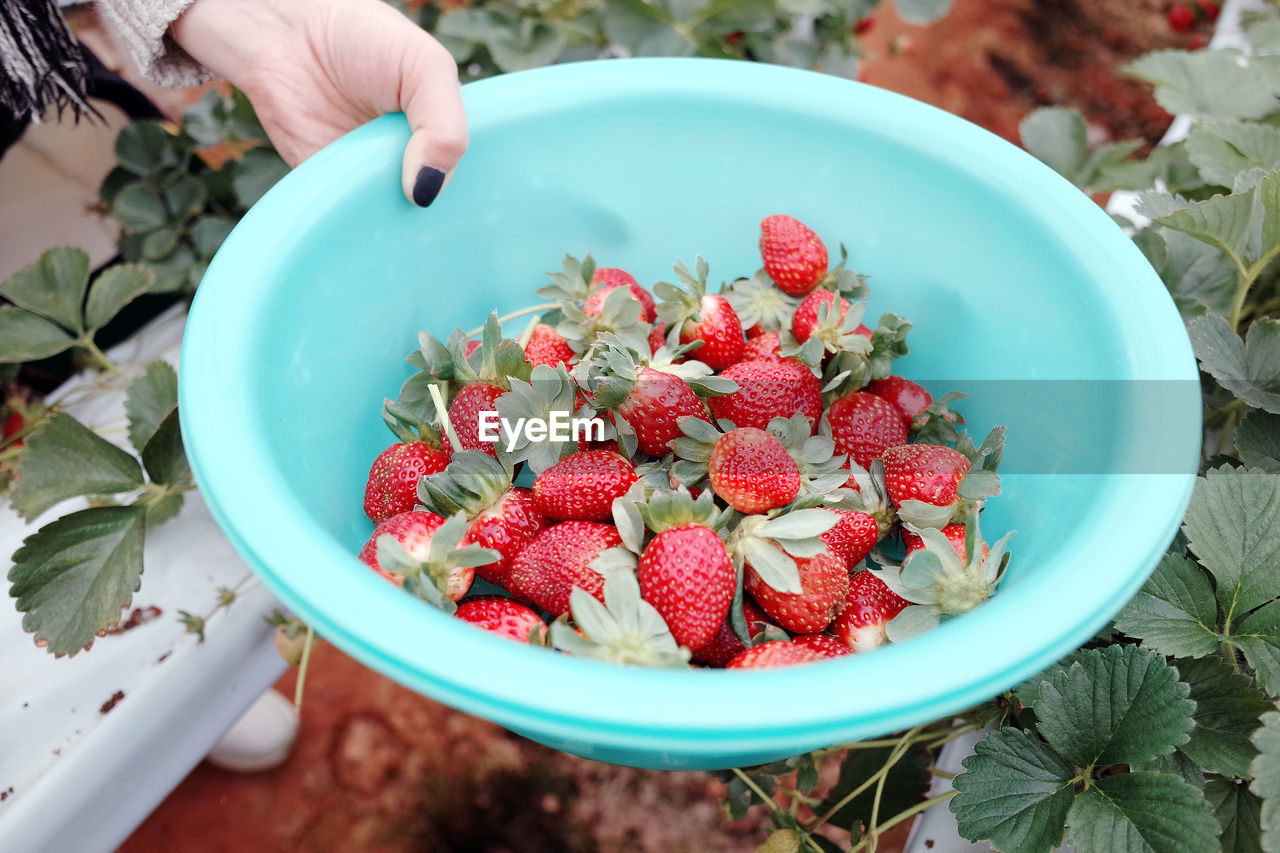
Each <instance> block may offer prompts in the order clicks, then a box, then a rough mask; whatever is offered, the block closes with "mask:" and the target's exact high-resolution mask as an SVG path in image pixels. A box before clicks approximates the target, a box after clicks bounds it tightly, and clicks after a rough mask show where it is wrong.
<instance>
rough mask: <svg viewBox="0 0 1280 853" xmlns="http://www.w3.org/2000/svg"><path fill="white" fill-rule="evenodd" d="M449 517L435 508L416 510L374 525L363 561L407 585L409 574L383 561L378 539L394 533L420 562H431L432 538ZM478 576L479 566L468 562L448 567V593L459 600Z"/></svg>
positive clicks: (450, 597) (411, 555) (365, 548)
mask: <svg viewBox="0 0 1280 853" xmlns="http://www.w3.org/2000/svg"><path fill="white" fill-rule="evenodd" d="M444 524H445V519H444V518H442V517H441V516H439V515H436V514H435V513H434V512H422V511H419V510H414V511H411V512H402V513H400V514H399V515H393V516H392V517H391V518H388V519H387V520H386V521H384V522H382V523H381V524H379V525H378V526H377V527H376V528H374V531H373V535H371V536H370V537H369V541H367V542H366V543H365V544H364V547H363V548H361V549H360V554H359V557H360V561H361V562H362V563H364V564H365V565H366V566H369V567H370V568H371V569H373V570H374V571H375V572H377V573H378V574H380V575H382V576H383V577H384V578H386V579H387V580H389V581H392V582H393V583H395V584H398V585H400V586H403V585H404V584H405V576H404V574H403V573H402V572H397V571H394V570H392V569H389V568H387V567H386V566H383V565H381V564H380V561H379V559H378V539H379V537H382V536H394V537H395V540H396V541H397V542H399V543H400V545H401V547H403V548H404V550H405V551H406V552H407V554H408V556H409V557H410V558H412V559H413V560H415V561H417V562H418V563H424V564H425V563H429V562H431V558H432V556H433V554H432V547H431V545H432V541H433V539H434V536H435V534H436V532H437V531H438V530H439V529H440V528H441V527H443V526H444ZM474 578H475V569H474V568H471V567H467V566H454V567H450V568H449V570H448V582H447V588H446V589H445V590H443V592H444V597H445V598H447V599H449V600H451V601H457V600H458V599H460V598H462V596H464V595H466V594H467V590H469V589H471V582H472V580H474Z"/></svg>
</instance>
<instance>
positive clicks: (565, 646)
mask: <svg viewBox="0 0 1280 853" xmlns="http://www.w3.org/2000/svg"><path fill="white" fill-rule="evenodd" d="M759 246H760V253H761V256H762V258H763V268H762V269H761V270H759V271H758V272H756V273H755V274H754V275H753V276H751V277H750V278H740V279H737V280H735V281H733V282H732V283H729V284H727V285H722V286H721V287H720V289H719V292H718V293H713V292H710V290H709V288H708V286H707V276H708V272H709V270H708V266H707V264H706V262H705V261H703V260H702V259H701V258H698V259H697V262H696V263H695V264H694V266H693V269H692V270H691V269H689V268H688V267H687V266H686V265H685V264H683V263H678V264H676V266H675V272H676V274H677V281H675V282H658V283H657V284H655V285H654V287H653V292H652V293H651V292H650V291H649V290H646V289H645V288H644V287H642V286H641V285H640V284H639V283H638V282H637V281H636V280H635V278H633V277H632V276H631V275H630V274H628V273H627V272H625V271H623V270H621V269H614V268H609V267H597V266H595V264H594V262H593V261H592V259H591V257H590V256H588V257H587V258H586V260H585V261H583V262H579V261H578V260H576V259H574V258H572V257H568V258H566V259H565V261H564V264H563V271H562V272H559V273H555V274H553V275H552V276H551V279H552V281H551V284H549V285H548V286H546V287H543V288H541V289H540V290H539V291H538V292H539V294H540V295H542V296H543V297H544V298H546V299H547V300H548V301H547V302H545V303H543V304H540V305H537V306H534V307H532V308H529V309H526V310H524V311H520V312H517V313H516V314H513V315H510V316H509V317H506V318H499V317H497V316H496V314H495V315H492V316H490V317H489V319H488V321H487V322H486V323H485V325H484V326H483V327H482V328H480V329H477V330H475V331H473V332H471V333H467V332H464V331H463V330H461V329H458V330H456V331H455V332H454V333H453V335H452V336H451V337H450V338H449V339H448V340H447V341H445V342H442V341H440V340H439V339H437V338H435V337H433V336H432V335H430V334H428V333H425V332H424V333H422V334H421V335H420V336H419V343H420V346H419V348H418V349H417V350H415V351H414V352H413V353H412V354H411V355H410V356H409V358H408V361H409V362H410V364H412V365H413V366H414V367H415V368H417V372H416V374H415V375H414V376H412V377H411V378H410V379H409V380H408V381H407V382H406V383H405V384H404V387H403V388H402V389H401V392H400V395H399V399H398V400H396V401H391V400H387V401H386V403H385V404H384V409H383V416H384V419H385V420H386V422H387V424H388V425H389V426H390V428H391V429H392V431H393V432H394V433H395V434H396V436H397V438H398V439H399V441H398V442H397V443H395V444H393V445H391V446H390V447H389V448H387V449H386V450H385V451H383V452H382V453H381V454H380V455H379V456H378V457H377V459H376V460H375V461H374V463H373V466H372V470H371V471H370V474H369V480H368V485H367V488H366V491H365V498H364V509H365V512H366V514H367V515H368V516H369V517H370V518H371V519H372V520H373V521H374V522H376V523H377V527H376V529H375V530H374V531H373V534H372V535H371V536H370V538H369V540H368V542H367V543H366V544H365V546H364V548H363V549H362V550H361V551H360V559H361V560H362V561H364V562H365V563H366V564H368V565H369V566H370V567H371V568H373V569H374V570H376V571H378V572H379V573H381V574H382V575H383V576H385V577H386V578H388V579H390V580H391V581H393V582H395V583H397V584H401V585H402V586H403V587H404V588H405V589H406V590H408V591H410V592H411V593H413V594H415V595H417V596H418V597H420V598H422V599H424V600H426V601H428V602H431V603H432V604H435V605H436V606H438V607H440V608H442V609H444V610H445V611H446V612H450V613H454V614H455V615H456V616H457V617H458V618H461V619H464V620H466V621H468V622H471V623H473V624H475V625H478V626H480V627H482V628H485V629H487V630H490V631H493V632H496V633H498V634H501V635H503V636H505V637H509V638H511V639H514V640H518V641H521V642H530V643H536V644H542V645H549V646H553V647H554V648H557V649H559V650H561V651H562V652H567V653H569V654H573V655H581V656H589V657H596V658H601V659H606V660H611V661H618V662H626V663H638V664H645V665H658V666H663V665H673V666H687V665H689V662H690V661H691V660H692V661H693V662H695V663H697V664H702V665H705V666H713V667H729V668H738V667H762V666H774V665H781V664H798V663H805V662H809V661H816V660H820V659H821V658H824V657H833V656H837V655H844V654H849V653H851V652H863V651H866V650H869V649H873V648H875V647H876V646H878V645H880V644H881V643H883V642H884V641H885V640H886V638H887V639H889V640H893V641H897V640H901V639H903V638H905V637H908V636H911V635H912V634H915V633H918V632H920V631H922V630H926V629H928V628H930V627H932V626H934V625H936V624H938V623H939V622H940V621H941V620H943V619H947V618H950V617H952V616H955V615H957V614H960V613H963V612H965V611H967V610H970V609H972V608H973V607H975V606H977V605H978V604H980V603H981V602H982V601H985V600H986V599H987V598H988V597H989V596H990V595H991V594H992V592H993V590H994V588H995V586H996V584H997V583H998V582H999V580H1000V578H1001V576H1002V575H1003V573H1004V569H1005V566H1006V565H1007V563H1008V554H1007V552H1006V550H1005V543H1006V542H1007V540H1008V536H1007V535H1006V536H1005V537H1004V538H1003V539H1001V540H1000V541H999V542H997V543H995V544H994V545H988V544H987V543H986V542H984V541H983V538H982V535H981V533H980V532H979V529H978V515H979V512H980V511H981V509H982V507H983V505H984V503H985V501H986V500H987V499H988V498H990V497H992V496H994V495H996V494H998V493H999V489H1000V485H999V478H998V476H997V475H996V473H995V469H996V466H997V465H998V463H999V459H1000V452H1001V446H1002V440H1003V430H1002V429H1001V428H997V429H994V430H992V432H991V434H990V435H989V436H988V437H987V439H986V440H985V441H984V442H983V443H982V444H981V445H980V446H975V445H974V443H973V442H972V441H971V440H970V439H969V437H968V436H967V434H965V433H962V432H961V431H960V427H961V426H962V425H963V423H964V422H963V419H962V418H961V417H960V416H959V415H958V414H957V413H956V412H954V411H953V410H952V409H951V408H950V407H949V406H948V403H949V402H952V401H954V400H955V399H958V398H959V397H961V396H963V395H961V394H957V393H955V392H952V393H950V394H947V395H946V396H944V397H942V398H941V399H939V400H936V401H935V400H934V399H933V398H932V397H931V395H930V394H929V393H928V392H927V391H926V390H925V389H924V388H922V387H921V386H920V385H918V384H917V383H915V382H912V381H911V380H909V379H905V378H903V377H901V376H895V375H893V372H892V362H893V360H894V359H895V358H897V357H898V356H900V355H903V354H904V353H906V351H907V347H906V340H905V338H906V333H907V330H908V329H909V328H910V323H908V322H907V321H906V320H904V319H903V318H902V317H900V316H898V315H896V314H884V315H882V316H881V317H880V318H879V321H878V323H877V326H876V328H874V329H872V328H870V327H868V326H866V325H863V322H862V320H863V314H864V311H865V308H866V302H865V300H866V298H867V294H868V288H867V282H866V279H865V277H863V276H860V275H857V274H856V273H854V272H852V271H851V270H849V269H847V268H846V265H845V252H844V248H843V247H841V256H842V257H841V261H840V262H839V263H837V264H836V265H835V266H834V267H832V266H831V265H830V259H829V255H828V251H827V248H826V246H825V245H824V244H823V242H822V240H821V239H820V238H819V237H818V235H817V234H816V233H814V232H813V231H812V230H811V229H810V228H808V227H807V226H805V225H804V224H803V223H801V222H800V221H799V220H797V219H794V218H792V217H790V216H785V215H774V216H770V217H768V218H767V219H765V220H764V221H763V222H762V223H761V234H760V238H759ZM655 296H656V297H657V298H656V300H655ZM526 316H529V317H531V319H529V320H527V321H525V323H524V324H522V325H523V326H524V328H523V332H522V333H521V334H520V335H519V336H518V337H515V338H512V337H504V336H503V332H502V326H503V324H506V323H512V322H513V321H515V320H517V319H518V318H521V317H526ZM495 413H496V414H495ZM557 418H559V419H560V422H561V423H562V424H564V423H567V422H574V423H577V424H578V425H582V424H588V425H591V424H593V429H580V430H579V431H577V432H574V433H572V434H570V435H565V434H559V435H557V434H556V430H555V429H554V426H555V424H556V419H557ZM495 421H499V422H501V423H502V424H504V425H505V426H504V427H503V429H501V430H499V429H495V428H494V423H495ZM522 424H523V425H525V428H523V429H521V428H519V427H520V425H522ZM530 424H541V426H540V427H537V428H528V425H530ZM512 425H515V426H512ZM548 425H550V427H549V426H548ZM561 432H562V433H563V430H562V431H561ZM495 438H496V440H495ZM517 483H519V484H520V485H517ZM898 541H901V543H902V544H903V545H904V546H905V556H904V557H903V558H902V559H901V560H897V559H894V558H892V557H890V556H889V555H888V553H887V552H888V551H892V550H896V543H897V542H898ZM870 563H874V567H872V566H870V565H869V564H870ZM476 575H479V577H480V578H481V579H482V580H483V581H484V582H486V583H487V584H488V585H490V586H489V589H490V591H488V592H484V593H480V594H470V595H469V593H471V592H472V587H473V582H474V579H475V576H476ZM503 591H505V594H503Z"/></svg>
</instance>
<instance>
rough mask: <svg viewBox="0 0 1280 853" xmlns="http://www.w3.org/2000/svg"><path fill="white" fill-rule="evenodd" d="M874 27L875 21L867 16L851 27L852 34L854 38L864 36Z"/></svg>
mask: <svg viewBox="0 0 1280 853" xmlns="http://www.w3.org/2000/svg"><path fill="white" fill-rule="evenodd" d="M875 25H876V19H875V18H873V17H872V16H870V15H868V16H867V17H865V18H863V19H862V20H861V21H858V23H856V24H854V25H853V34H854V35H856V36H860V35H865V34H867V33H869V32H871V28H872V27H874V26H875Z"/></svg>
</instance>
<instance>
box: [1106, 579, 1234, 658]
mask: <svg viewBox="0 0 1280 853" xmlns="http://www.w3.org/2000/svg"><path fill="white" fill-rule="evenodd" d="M1116 628H1117V629H1119V630H1120V631H1122V632H1124V633H1125V634H1128V635H1129V636H1130V637H1134V638H1136V639H1139V640H1142V644H1143V646H1145V647H1146V648H1149V649H1154V650H1155V651H1158V652H1160V653H1161V654H1166V655H1176V656H1182V657H1201V656H1203V655H1207V654H1212V653H1213V652H1215V651H1217V649H1218V643H1219V641H1220V639H1221V637H1220V636H1219V628H1218V603H1217V601H1216V599H1214V597H1213V586H1212V584H1210V582H1209V578H1208V576H1207V575H1205V573H1204V570H1203V569H1201V568H1200V567H1199V566H1198V565H1196V563H1195V562H1194V561H1192V560H1188V559H1187V558H1186V557H1184V556H1182V555H1181V554H1166V555H1165V556H1164V558H1163V559H1162V560H1161V561H1160V563H1159V565H1157V566H1156V570H1155V572H1154V573H1152V575H1151V577H1150V579H1148V580H1147V582H1146V584H1144V585H1143V587H1142V589H1141V591H1139V592H1138V594H1137V595H1135V596H1134V597H1133V600H1132V601H1130V602H1129V603H1128V604H1127V605H1125V608H1124V610H1122V611H1120V615H1119V616H1117V617H1116Z"/></svg>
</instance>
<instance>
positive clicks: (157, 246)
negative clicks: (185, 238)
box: [142, 228, 179, 261]
mask: <svg viewBox="0 0 1280 853" xmlns="http://www.w3.org/2000/svg"><path fill="white" fill-rule="evenodd" d="M178 236H179V235H178V232H177V231H175V230H174V229H172V228H157V229H156V230H155V231H152V232H151V233H150V234H147V235H145V236H144V237H143V238H142V259H143V260H145V261H159V260H162V259H164V258H166V257H168V256H169V253H170V252H172V251H173V250H174V249H175V248H177V246H178Z"/></svg>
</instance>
